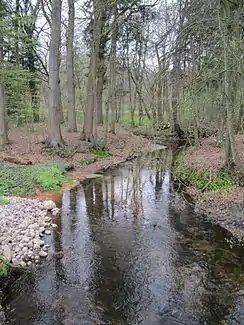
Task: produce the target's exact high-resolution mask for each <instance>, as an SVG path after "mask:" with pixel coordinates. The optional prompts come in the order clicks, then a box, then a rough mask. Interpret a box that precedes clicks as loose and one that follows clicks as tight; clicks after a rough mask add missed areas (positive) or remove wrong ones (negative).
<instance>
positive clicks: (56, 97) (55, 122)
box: [48, 0, 63, 147]
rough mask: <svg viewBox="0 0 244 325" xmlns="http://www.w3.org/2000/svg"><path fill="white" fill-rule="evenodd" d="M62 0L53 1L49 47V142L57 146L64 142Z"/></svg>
mask: <svg viewBox="0 0 244 325" xmlns="http://www.w3.org/2000/svg"><path fill="white" fill-rule="evenodd" d="M61 9H62V0H53V2H52V24H51V39H50V47H49V80H48V85H49V92H48V106H49V107H48V142H49V143H50V145H52V146H54V147H56V146H59V145H62V144H63V139H62V135H61V130H60V87H59V68H60V41H61Z"/></svg>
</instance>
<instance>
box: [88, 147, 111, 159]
mask: <svg viewBox="0 0 244 325" xmlns="http://www.w3.org/2000/svg"><path fill="white" fill-rule="evenodd" d="M89 152H90V153H92V154H93V155H95V156H96V157H97V158H107V157H111V156H113V154H112V152H110V151H108V150H106V149H96V148H91V149H89Z"/></svg>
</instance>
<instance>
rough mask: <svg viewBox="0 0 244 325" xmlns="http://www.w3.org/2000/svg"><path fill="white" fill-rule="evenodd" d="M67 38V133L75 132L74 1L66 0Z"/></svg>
mask: <svg viewBox="0 0 244 325" xmlns="http://www.w3.org/2000/svg"><path fill="white" fill-rule="evenodd" d="M68 5H69V19H68V38H67V89H68V131H70V132H76V131H77V125H76V113H75V82H74V45H73V43H74V20H75V5H74V0H68Z"/></svg>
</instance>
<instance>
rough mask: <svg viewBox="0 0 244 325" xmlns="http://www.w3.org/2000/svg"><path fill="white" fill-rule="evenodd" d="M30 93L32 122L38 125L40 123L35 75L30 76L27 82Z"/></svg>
mask: <svg viewBox="0 0 244 325" xmlns="http://www.w3.org/2000/svg"><path fill="white" fill-rule="evenodd" d="M29 87H30V93H31V107H32V114H33V122H34V123H38V122H39V121H40V101H39V97H38V88H37V84H36V80H35V74H34V75H33V74H32V75H31V79H30V81H29Z"/></svg>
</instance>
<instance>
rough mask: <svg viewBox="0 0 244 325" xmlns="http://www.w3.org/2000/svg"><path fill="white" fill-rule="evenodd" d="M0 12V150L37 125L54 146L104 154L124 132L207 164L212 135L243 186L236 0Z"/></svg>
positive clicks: (53, 4) (241, 46) (17, 2)
mask: <svg viewBox="0 0 244 325" xmlns="http://www.w3.org/2000/svg"><path fill="white" fill-rule="evenodd" d="M0 15H1V18H0V24H1V26H0V64H1V67H0V69H1V70H0V146H1V154H2V153H5V152H6V150H7V153H9V152H10V151H11V152H12V153H14V150H15V148H18V147H21V146H26V147H28V141H27V140H26V137H23V134H25V135H27V139H28V138H31V137H32V138H33V139H34V140H33V141H34V142H37V140H38V134H39V133H38V132H42V135H43V136H44V138H42V140H41V144H42V146H44V147H45V148H46V149H47V148H48V150H49V152H52V153H53V152H54V153H55V152H56V151H57V152H60V148H65V147H67V146H69V145H72V138H71V141H67V140H66V137H68V136H69V134H72V135H73V137H74V139H76V141H81V142H86V143H89V144H90V145H91V147H92V148H94V150H96V149H102V150H103V149H104V148H107V147H108V143H109V139H111V138H113V137H114V136H115V135H116V134H117V141H118V142H119V140H120V138H119V137H120V135H119V134H120V133H119V132H120V130H121V129H122V128H124V129H126V130H130V131H131V130H132V131H133V132H134V133H136V132H137V133H136V134H144V135H145V134H146V135H148V134H150V137H151V138H153V137H158V136H159V137H160V136H161V134H164V136H165V135H166V136H167V137H168V138H169V137H172V136H173V138H174V139H185V140H188V143H190V145H194V147H195V148H196V150H198V153H199V157H200V156H201V154H202V156H201V157H200V158H199V159H200V162H199V161H198V162H197V163H198V164H200V165H201V164H202V162H203V165H204V160H206V156H205V157H204V146H202V147H201V143H202V142H201V141H202V139H203V138H205V137H207V136H208V137H209V136H210V137H213V143H214V144H213V143H212V149H211V150H209V148H208V154H209V156H211V155H215V154H216V152H217V153H218V150H219V148H221V150H222V153H223V155H221V161H220V162H219V160H218V159H217V158H218V157H217V158H216V159H217V160H218V163H219V164H220V166H218V167H219V169H220V168H224V170H227V171H228V172H229V171H234V173H235V175H237V177H238V180H240V184H241V183H242V180H243V174H244V171H243V141H244V140H243V136H242V134H243V129H244V124H243V123H244V106H243V105H244V91H243V88H244V77H243V71H244V41H243V37H244V3H243V2H242V1H238V0H233V1H229V0H210V1H200V0H174V1H169V0H144V1H142V0H128V1H122V0H113V1H112V0H105V1H104V0H88V1H85V0H76V1H74V0H68V1H67V2H66V1H64V0H63V1H62V0H53V1H50V0H0ZM40 130H41V131H40ZM74 134H75V135H74ZM127 140H128V142H127V144H126V145H127V146H128V147H129V145H130V143H129V142H130V137H128V138H127ZM18 141H19V142H18ZM15 142H16V143H18V145H17V146H15V147H14V146H12V147H11V145H13V144H14V143H15ZM162 142H163V140H162ZM205 147H206V146H205ZM201 148H203V149H201ZM27 149H28V148H27ZM27 149H26V150H27ZM16 150H17V149H16ZM26 150H25V152H26ZM38 150H39V149H38ZM55 150H56V151H55ZM216 150H217V151H216ZM205 153H206V152H205ZM35 154H36V152H35V149H33V150H32V152H31V155H32V156H34V155H35ZM16 155H17V156H18V155H19V154H18V150H17V152H16ZM108 155H109V154H108ZM5 158H6V157H5ZM40 159H41V158H40ZM216 159H215V160H216ZM5 160H6V161H8V159H7V158H6V159H5ZM9 160H10V161H9V162H14V161H11V159H9ZM213 160H214V159H213ZM2 161H4V159H3V158H2ZM1 166H2V168H3V165H1ZM206 167H207V168H211V166H206Z"/></svg>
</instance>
